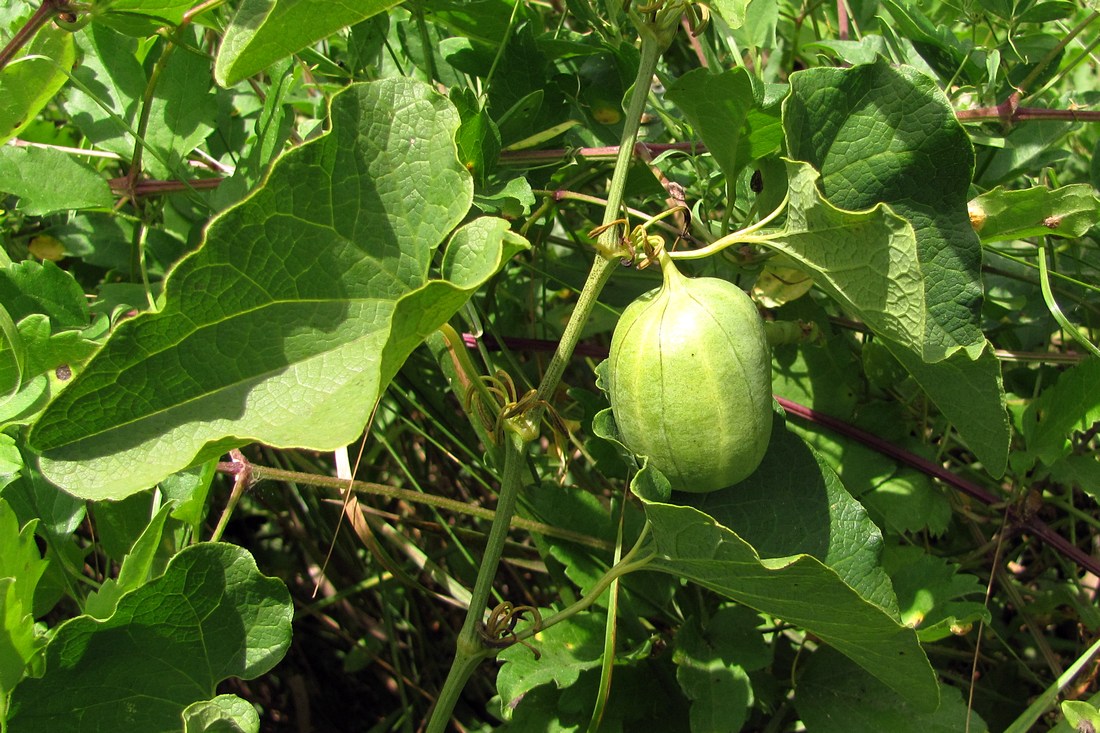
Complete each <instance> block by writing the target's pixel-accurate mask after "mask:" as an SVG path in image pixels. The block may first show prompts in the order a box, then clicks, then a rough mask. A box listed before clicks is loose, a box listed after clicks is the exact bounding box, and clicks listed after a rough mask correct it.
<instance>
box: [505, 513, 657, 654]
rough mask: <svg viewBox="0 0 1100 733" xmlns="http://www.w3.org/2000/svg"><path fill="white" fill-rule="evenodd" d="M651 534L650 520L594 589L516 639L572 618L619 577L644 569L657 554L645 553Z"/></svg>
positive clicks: (522, 632)
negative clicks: (648, 536) (646, 542)
mask: <svg viewBox="0 0 1100 733" xmlns="http://www.w3.org/2000/svg"><path fill="white" fill-rule="evenodd" d="M648 534H649V522H646V524H645V526H644V527H643V528H642V533H641V534H640V535H639V536H638V540H637V541H636V542H635V543H634V547H632V548H631V549H630V552H628V553H627V554H626V555H625V556H624V557H623V559H622V560H620V561H619V562H617V563H615V564H614V565H612V566H611V567H610V568H609V569H608V571H607V572H606V573H604V575H603V577H602V578H600V579H599V580H598V581H596V584H595V585H594V586H592V590H590V591H588V593H586V594H585V595H584V597H583V598H581V599H580V600H579V601H577V602H575V603H571V604H570V605H568V606H566V607H565V608H563V609H562V610H560V611H558V612H557V613H555V614H554V615H553V616H549V617H547V618H545V619H543V620H542V623H541V624H539V625H538V626H537V627H536V626H530V627H528V628H526V629H524V630H523V631H519V632H517V633H516V636H515V641H517V642H519V641H524V640H526V639H529V638H531V637H532V636H534V635H535V634H537V633H539V632H540V631H545V630H546V629H548V628H550V627H551V626H553V625H554V624H559V623H561V622H562V621H565V620H566V619H569V618H572V617H573V616H575V615H577V614H578V613H580V612H581V611H584V610H585V609H587V608H588V607H589V606H591V605H592V604H593V603H595V602H596V601H598V600H599V599H600V596H602V595H603V594H604V591H606V590H607V589H608V588H609V587H611V584H612V583H614V582H615V581H616V580H618V579H619V578H621V577H623V576H624V575H626V574H627V573H633V572H635V571H636V570H642V569H643V568H645V566H646V565H648V564H649V563H650V562H652V561H653V560H654V559H655V558H656V557H657V555H656V554H654V553H650V554H644V553H643V552H642V547H643V546H644V545H645V538H646V536H647V535H648Z"/></svg>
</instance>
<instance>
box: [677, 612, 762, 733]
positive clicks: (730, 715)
mask: <svg viewBox="0 0 1100 733" xmlns="http://www.w3.org/2000/svg"><path fill="white" fill-rule="evenodd" d="M759 623H760V618H759V616H757V614H756V613H754V612H753V611H751V610H750V609H748V608H745V607H744V606H727V607H725V608H721V609H719V610H718V611H717V612H716V613H715V614H714V615H713V616H711V617H710V618H709V619H707V620H706V622H705V623H703V624H701V623H700V621H699V620H698V619H696V618H689V619H688V620H687V622H686V623H685V624H684V625H683V626H682V627H680V629H679V631H677V633H676V649H675V651H674V652H673V657H672V658H673V661H674V662H675V663H676V667H677V669H676V679H677V681H678V682H679V683H680V688H681V689H682V690H683V691H684V694H685V695H686V696H687V697H688V699H689V700H691V720H690V722H691V730H692V733H704V731H715V732H716V733H717V732H719V731H721V732H723V733H724V732H725V731H731V730H740V729H741V727H742V726H743V725H744V722H745V719H746V718H747V717H748V712H749V710H750V708H751V706H752V702H753V693H752V684H751V681H750V679H749V676H748V672H749V671H752V670H754V669H760V668H762V667H763V666H765V665H766V664H768V662H770V660H771V653H770V648H769V647H768V646H767V645H766V644H765V643H764V640H763V638H762V636H761V635H760V633H759V632H758V631H757V630H756V627H757V626H758V625H759Z"/></svg>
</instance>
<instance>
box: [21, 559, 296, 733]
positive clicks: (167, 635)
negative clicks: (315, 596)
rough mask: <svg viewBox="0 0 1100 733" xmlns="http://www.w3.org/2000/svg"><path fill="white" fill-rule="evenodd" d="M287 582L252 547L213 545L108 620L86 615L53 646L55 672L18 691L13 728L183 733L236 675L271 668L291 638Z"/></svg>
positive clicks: (129, 598)
mask: <svg viewBox="0 0 1100 733" xmlns="http://www.w3.org/2000/svg"><path fill="white" fill-rule="evenodd" d="M292 613H293V608H292V606H291V602H290V595H289V593H288V592H287V590H286V586H284V585H283V583H282V582H281V581H279V580H276V579H274V578H268V577H264V576H263V575H261V574H260V573H259V571H258V570H257V568H256V563H255V561H254V560H253V559H252V556H251V555H249V554H248V553H247V552H246V551H245V550H243V549H242V548H240V547H236V546H234V545H228V544H214V543H203V544H198V545H193V546H191V547H188V548H186V549H184V550H183V551H181V552H180V553H179V554H178V555H176V556H175V557H174V558H173V559H172V561H171V562H170V563H169V565H168V568H167V569H166V570H165V573H164V575H162V576H161V577H159V578H157V579H156V580H154V581H152V582H150V583H148V584H146V585H144V586H141V587H140V588H138V589H137V590H136V591H134V592H132V593H130V594H128V595H126V596H123V597H122V599H121V600H120V601H119V603H118V607H117V609H116V610H115V613H114V614H113V615H112V616H111V617H110V618H109V619H107V620H105V621H97V620H96V619H93V618H91V617H90V616H78V617H76V618H74V619H72V620H70V621H67V622H66V623H64V624H62V625H61V626H59V627H58V628H57V630H56V632H55V634H54V636H53V637H52V638H51V640H50V642H49V644H48V645H47V646H46V673H45V675H44V676H43V677H41V678H39V679H28V680H24V681H23V683H22V684H20V685H19V687H17V688H16V691H15V694H14V696H13V701H12V710H13V715H12V718H11V720H10V722H9V726H8V730H10V731H11V732H12V733H21V732H22V731H53V730H67V731H72V732H73V733H84V732H85V731H103V730H117V731H123V730H141V731H144V732H145V733H160V732H162V731H163V732H164V733H168V732H169V731H171V732H172V733H175V732H176V731H179V730H180V715H181V713H182V712H183V710H184V709H185V708H186V707H187V706H188V705H190V704H191V703H193V702H195V701H197V700H208V699H210V698H211V697H213V696H214V692H215V689H216V687H217V685H218V683H219V682H221V681H222V680H224V679H226V678H229V677H241V678H244V679H252V678H254V677H257V676H258V675H261V674H263V673H264V672H267V671H268V670H270V669H271V668H272V667H273V666H274V665H275V664H276V663H277V662H278V661H279V660H280V659H281V658H282V656H283V654H284V653H285V652H286V650H287V647H288V646H289V644H290V620H291V616H292Z"/></svg>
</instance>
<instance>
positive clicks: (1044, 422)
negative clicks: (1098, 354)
mask: <svg viewBox="0 0 1100 733" xmlns="http://www.w3.org/2000/svg"><path fill="white" fill-rule="evenodd" d="M1097 421H1100V359H1086V360H1085V361H1082V362H1081V363H1080V364H1078V365H1077V366H1074V367H1071V368H1070V369H1067V370H1066V371H1064V372H1062V374H1061V375H1060V376H1059V377H1058V381H1057V382H1056V383H1055V384H1054V385H1053V386H1052V387H1049V388H1047V389H1045V390H1043V393H1042V394H1041V395H1039V398H1038V399H1037V400H1035V401H1033V402H1032V403H1031V404H1030V405H1028V407H1027V410H1025V411H1024V417H1023V425H1022V428H1023V433H1024V440H1025V441H1026V442H1027V450H1028V452H1029V453H1032V454H1034V455H1035V456H1037V457H1038V458H1039V460H1041V461H1042V462H1043V463H1045V464H1047V465H1048V466H1049V465H1051V464H1053V463H1054V462H1055V461H1057V460H1058V459H1059V458H1061V457H1062V456H1064V455H1065V454H1067V453H1068V452H1069V449H1070V442H1069V439H1070V437H1071V436H1072V435H1073V434H1074V433H1075V432H1079V431H1083V430H1088V429H1089V428H1091V427H1092V426H1093V425H1094V424H1095V423H1096V422H1097Z"/></svg>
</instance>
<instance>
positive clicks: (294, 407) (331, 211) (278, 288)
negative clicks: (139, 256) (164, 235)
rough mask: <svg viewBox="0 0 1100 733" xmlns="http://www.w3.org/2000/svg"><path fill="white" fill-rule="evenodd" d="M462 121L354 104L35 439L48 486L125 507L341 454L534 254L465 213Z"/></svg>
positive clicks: (345, 100) (221, 231)
mask: <svg viewBox="0 0 1100 733" xmlns="http://www.w3.org/2000/svg"><path fill="white" fill-rule="evenodd" d="M457 125H458V115H457V114H456V113H455V111H454V108H453V107H452V106H451V105H450V103H449V102H448V101H447V100H446V99H445V98H443V97H442V96H440V95H438V94H437V93H436V92H434V91H432V90H431V89H430V88H429V87H428V86H427V85H425V84H423V83H420V82H415V81H411V80H406V79H391V80H385V81H380V82H372V83H369V84H362V85H356V86H352V87H349V88H348V89H347V90H346V91H344V92H342V93H341V94H339V95H338V96H336V97H335V98H334V100H333V103H332V132H330V133H329V134H327V135H324V136H322V137H320V138H318V139H316V140H314V141H312V142H310V143H308V144H306V145H303V146H302V147H300V148H298V149H296V150H294V151H291V152H290V153H288V154H286V155H285V156H283V157H282V158H281V159H280V160H279V161H278V163H277V164H276V165H275V166H274V168H273V170H272V172H271V174H270V176H269V177H268V179H267V181H266V183H265V185H264V186H263V187H262V188H260V189H259V190H258V191H257V192H256V193H255V194H254V195H252V196H251V197H249V198H247V199H246V200H244V201H243V202H241V204H240V205H238V206H236V207H234V208H233V209H230V210H229V211H227V212H225V213H224V214H223V215H221V216H219V217H218V218H216V219H215V220H214V221H213V222H212V223H211V225H210V227H209V229H208V231H207V241H206V244H205V246H203V247H202V248H201V249H199V250H198V251H197V252H195V253H194V254H193V255H191V256H189V257H187V258H186V259H184V260H183V261H182V262H181V263H180V264H179V265H178V266H177V267H176V268H175V269H174V270H173V271H172V272H171V274H170V275H169V278H168V281H167V283H166V285H165V295H164V302H165V305H164V307H163V309H162V310H161V311H159V312H156V313H150V314H145V315H142V316H139V317H137V318H133V319H131V320H128V321H125V322H124V323H122V324H121V325H120V326H119V327H118V329H117V330H116V331H115V332H114V334H112V336H111V338H110V340H109V341H108V342H107V344H106V345H105V346H104V348H103V349H102V351H100V352H99V353H98V354H97V355H96V357H95V358H94V359H93V360H92V361H91V362H90V363H89V364H88V366H87V368H86V369H85V370H84V372H83V373H81V374H79V375H78V376H77V377H76V379H74V380H73V382H72V384H71V385H70V386H69V387H68V388H67V389H66V390H65V391H64V393H62V395H61V396H60V397H59V398H58V399H57V400H55V401H54V403H52V404H51V405H50V407H49V408H47V410H46V411H45V413H44V414H43V415H42V417H41V418H39V420H38V422H37V424H36V425H35V427H34V429H33V431H32V437H31V440H32V443H33V445H35V447H36V448H37V449H38V450H39V451H40V452H41V454H42V456H43V457H42V460H41V466H42V469H43V471H44V473H46V475H47V476H49V478H50V480H52V481H54V482H56V483H58V484H59V485H61V486H64V487H65V488H66V489H67V490H70V491H72V492H74V493H77V494H79V495H81V496H84V497H88V498H91V497H95V498H106V497H111V498H121V497H123V496H126V495H128V494H131V493H133V492H135V491H138V490H140V489H141V488H143V487H147V486H150V485H152V484H153V483H155V482H156V481H158V480H160V479H162V478H164V477H165V476H167V475H168V474H171V473H174V472H176V471H178V470H180V469H183V468H185V467H187V466H188V465H191V464H194V463H198V462H202V461H205V460H208V459H210V458H213V457H216V456H218V455H220V454H222V453H223V452H225V451H226V450H228V449H229V448H232V447H234V446H239V445H242V444H244V443H247V442H250V441H252V440H258V441H262V442H265V443H268V444H271V445H276V446H295V445H296V446H308V447H312V448H315V449H318V450H333V449H335V448H337V447H340V446H343V445H346V444H347V443H349V442H350V441H351V440H352V439H354V437H355V436H356V435H357V434H358V433H359V432H360V431H361V430H362V428H363V425H364V424H365V423H366V420H367V417H368V415H369V414H370V411H371V408H372V407H373V405H374V402H375V400H376V399H377V397H378V395H379V394H380V392H381V390H382V389H384V388H385V386H386V385H387V384H388V383H389V381H390V379H391V378H392V377H393V375H394V374H395V373H396V372H397V370H398V369H399V368H400V366H401V365H402V364H403V363H404V360H405V358H406V357H407V356H408V354H409V353H411V351H412V350H413V349H414V348H415V347H416V346H417V345H419V344H420V342H421V341H422V340H423V338H424V337H425V336H426V335H427V334H430V333H432V332H433V331H434V330H435V329H436V328H438V326H439V325H440V324H441V323H443V322H445V321H446V320H447V319H448V318H450V316H451V315H452V314H453V313H454V312H455V311H456V310H457V309H458V308H459V307H460V306H461V305H462V304H463V303H464V302H465V301H466V299H467V298H468V297H469V295H470V293H471V292H472V290H474V289H475V288H477V287H479V286H480V284H481V283H483V282H484V281H485V280H486V279H488V277H490V276H491V275H492V274H493V273H494V272H495V271H496V270H497V269H498V268H499V267H500V266H501V264H502V263H503V261H504V260H505V259H506V258H507V257H509V256H511V254H513V253H514V252H515V251H516V250H517V249H518V248H521V247H523V246H526V243H525V242H524V241H523V240H522V239H521V238H519V237H518V236H514V235H510V234H508V225H507V222H504V221H502V220H500V219H477V220H474V221H473V222H471V223H470V224H468V225H466V226H465V227H464V228H463V229H462V230H460V231H459V232H457V233H456V234H455V235H454V236H453V237H452V239H451V242H450V243H449V245H448V251H447V253H446V255H445V257H444V261H445V266H446V268H447V270H446V272H447V273H451V274H453V275H454V276H456V277H459V278H460V280H461V284H456V283H454V282H450V281H448V280H439V279H431V278H430V277H429V266H430V264H431V259H432V256H433V252H434V250H435V249H436V248H437V247H438V246H439V244H440V242H441V241H442V240H443V238H444V237H445V236H446V235H447V233H448V232H450V231H451V229H452V228H453V227H454V226H455V225H456V224H457V223H458V222H459V221H460V220H461V219H462V217H463V216H464V215H465V214H466V211H467V210H468V208H469V206H470V201H471V194H472V191H471V188H472V187H471V182H470V176H469V173H468V172H467V171H466V170H465V169H464V168H463V167H462V166H461V165H460V164H459V162H458V160H457V158H456V155H455V147H454V143H453V140H452V137H453V135H454V132H455V129H456V128H457Z"/></svg>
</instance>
